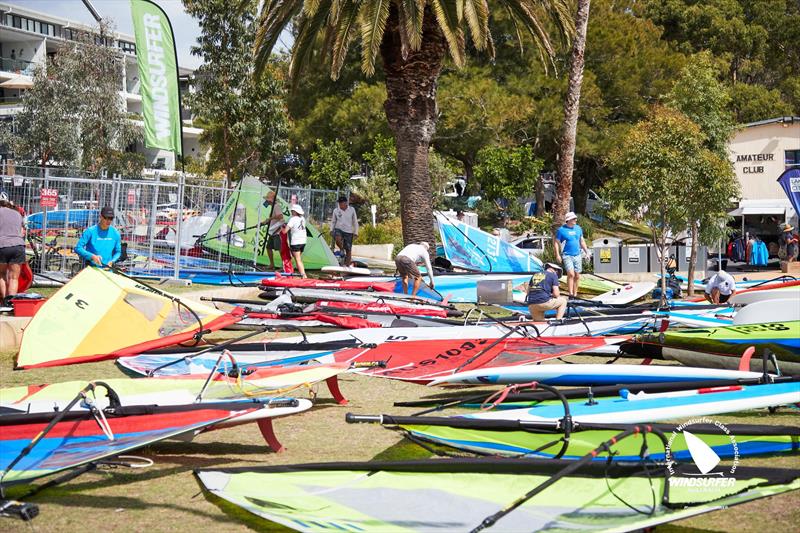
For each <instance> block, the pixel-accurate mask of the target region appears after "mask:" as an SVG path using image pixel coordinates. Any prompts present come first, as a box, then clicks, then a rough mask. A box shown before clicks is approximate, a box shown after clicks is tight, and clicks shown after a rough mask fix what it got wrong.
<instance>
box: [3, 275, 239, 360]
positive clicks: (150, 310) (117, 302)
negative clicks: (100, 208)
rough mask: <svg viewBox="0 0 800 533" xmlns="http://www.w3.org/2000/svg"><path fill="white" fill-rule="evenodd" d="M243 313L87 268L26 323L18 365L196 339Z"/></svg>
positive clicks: (112, 355) (107, 356) (106, 356)
mask: <svg viewBox="0 0 800 533" xmlns="http://www.w3.org/2000/svg"><path fill="white" fill-rule="evenodd" d="M240 318H241V317H240V316H235V315H233V314H230V313H225V312H223V311H220V310H218V309H215V308H213V307H210V306H207V305H204V304H201V303H197V302H188V301H184V300H182V299H181V298H178V297H176V296H173V295H171V294H168V293H165V292H162V291H160V290H157V289H153V288H151V287H149V286H147V285H144V284H142V283H139V282H137V281H136V280H133V279H131V278H128V277H127V276H122V275H119V274H115V273H113V272H111V271H108V270H104V269H99V268H91V267H90V268H85V269H83V270H82V271H81V272H80V273H78V275H77V276H75V277H74V278H73V279H72V280H71V281H70V282H69V283H67V284H66V285H64V286H63V287H62V288H61V289H59V290H58V292H56V293H55V294H54V295H53V296H51V297H50V298H49V299H48V300H47V302H46V303H45V304H44V305H43V306H42V307H41V309H39V311H38V312H37V313H36V316H34V317H33V319H32V320H31V322H30V324H29V325H28V327H27V328H25V332H24V334H23V336H22V344H21V346H20V350H19V355H18V356H17V367H18V368H35V367H45V366H58V365H67V364H73V363H85V362H89V361H99V360H102V359H112V358H115V357H120V356H123V355H133V354H137V353H141V352H146V351H148V350H154V349H157V348H161V347H164V346H171V345H174V344H178V343H181V342H187V341H190V340H192V339H193V338H194V337H195V336H196V335H197V334H198V333H200V332H207V331H214V330H218V329H221V328H224V327H226V326H229V325H231V324H233V323H234V322H236V321H238V320H239V319H240Z"/></svg>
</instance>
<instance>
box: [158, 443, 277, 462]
mask: <svg viewBox="0 0 800 533" xmlns="http://www.w3.org/2000/svg"><path fill="white" fill-rule="evenodd" d="M148 450H150V451H152V452H153V453H154V454H156V455H158V458H159V460H162V459H163V460H166V459H167V457H169V460H171V461H173V462H175V463H178V464H193V463H194V462H195V461H197V463H194V464H197V465H198V466H201V465H200V462H210V463H211V464H212V465H213V464H216V463H217V462H219V461H221V459H213V457H220V458H222V457H225V458H226V459H227V461H228V462H230V457H231V456H235V457H236V456H242V455H267V454H270V455H272V454H274V453H275V452H274V451H272V449H270V447H269V446H267V443H266V442H261V443H259V444H240V443H236V442H194V441H193V442H181V441H162V442H158V443H156V444H153V445H152V446H150V447H149V448H148ZM197 455H202V456H207V457H209V458H208V459H203V458H202V457H197ZM182 456H186V457H182ZM203 466H205V465H203Z"/></svg>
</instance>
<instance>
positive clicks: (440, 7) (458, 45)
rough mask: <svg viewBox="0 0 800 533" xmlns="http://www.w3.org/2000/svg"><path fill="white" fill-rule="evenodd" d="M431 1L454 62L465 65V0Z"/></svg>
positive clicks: (460, 65)
mask: <svg viewBox="0 0 800 533" xmlns="http://www.w3.org/2000/svg"><path fill="white" fill-rule="evenodd" d="M430 3H431V7H432V8H433V14H434V15H435V16H436V21H437V22H438V23H439V27H440V28H441V30H442V33H443V34H444V38H445V40H446V41H447V45H448V49H449V50H450V56H451V57H452V58H453V62H454V63H455V64H456V65H457V66H459V67H462V66H464V63H465V62H466V59H465V58H466V52H465V48H466V43H465V39H464V30H463V29H462V28H461V20H462V18H463V14H464V7H463V6H464V1H463V0H456V1H455V2H449V1H447V0H444V1H443V0H431V2H430Z"/></svg>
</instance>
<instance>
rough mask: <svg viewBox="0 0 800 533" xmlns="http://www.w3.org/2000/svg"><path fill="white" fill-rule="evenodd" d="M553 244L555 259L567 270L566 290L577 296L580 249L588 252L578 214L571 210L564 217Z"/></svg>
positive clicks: (581, 259) (581, 267)
mask: <svg viewBox="0 0 800 533" xmlns="http://www.w3.org/2000/svg"><path fill="white" fill-rule="evenodd" d="M555 244H556V245H555V246H554V248H555V252H556V259H557V260H558V262H559V263H562V264H563V265H564V270H566V271H567V292H568V293H569V295H570V296H577V295H578V283H579V282H580V280H581V271H582V270H583V256H582V254H581V251H583V252H586V253H588V252H589V248H588V247H587V246H586V241H585V240H583V229H582V228H581V227H580V226H579V225H578V215H576V214H575V213H573V212H572V211H570V212H569V213H567V216H566V217H565V218H564V225H563V226H561V227H560V228H558V231H557V232H556V243H555Z"/></svg>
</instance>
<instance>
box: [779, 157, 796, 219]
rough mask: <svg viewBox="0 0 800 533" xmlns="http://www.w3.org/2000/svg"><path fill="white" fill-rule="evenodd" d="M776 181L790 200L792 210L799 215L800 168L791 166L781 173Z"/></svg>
mask: <svg viewBox="0 0 800 533" xmlns="http://www.w3.org/2000/svg"><path fill="white" fill-rule="evenodd" d="M778 183H780V185H781V187H783V192H785V193H786V196H788V197H789V201H790V202H792V207H794V212H795V213H797V216H800V168H792V169H789V170H787V171H786V172H784V173H783V174H781V176H780V177H779V178H778Z"/></svg>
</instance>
